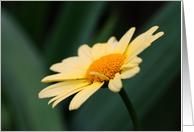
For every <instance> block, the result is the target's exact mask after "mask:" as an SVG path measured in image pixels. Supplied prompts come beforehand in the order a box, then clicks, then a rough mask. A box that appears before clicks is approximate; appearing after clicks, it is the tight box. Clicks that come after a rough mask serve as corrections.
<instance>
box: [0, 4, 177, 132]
mask: <svg viewBox="0 0 194 132" xmlns="http://www.w3.org/2000/svg"><path fill="white" fill-rule="evenodd" d="M1 6H2V10H1V56H2V57H1V59H2V61H1V64H2V65H1V66H2V69H1V72H2V80H1V130H19V131H21V130H26V131H30V130H34V131H35V130H37V131H41V130H45V131H47V130H48V131H49V130H52V131H55V130H56V131H57V130H61V131H62V130H68V131H70V130H74V131H75V130H83V131H86V130H90V131H93V130H95V131H100V130H103V131H106V130H108V131H116V130H120V131H122V130H134V129H133V125H132V122H131V119H130V116H129V113H128V112H127V109H126V107H125V105H124V103H123V102H122V99H121V98H120V96H119V94H117V93H113V92H111V91H110V90H108V89H100V90H98V91H97V92H96V93H95V94H94V95H92V96H91V97H90V98H89V99H88V100H87V101H86V102H85V103H84V104H83V105H82V106H81V107H80V108H79V109H78V110H76V111H68V105H69V101H70V100H71V98H72V96H71V97H69V98H67V99H65V100H64V101H62V102H61V103H60V104H59V105H57V107H55V108H54V109H52V108H51V106H50V105H49V106H48V105H47V102H48V100H49V99H42V100H40V99H38V93H39V91H40V90H42V89H43V88H45V87H46V86H48V85H49V84H42V83H41V82H40V81H41V79H42V78H43V77H45V76H47V75H49V74H53V72H51V71H49V67H50V66H51V65H52V64H53V63H57V62H60V61H61V60H62V59H64V58H66V57H69V56H75V55H77V49H78V47H79V46H80V45H82V44H85V43H86V44H89V45H90V46H92V45H93V44H95V43H98V42H106V41H107V40H108V39H109V38H110V37H111V36H115V37H116V38H117V39H120V37H121V36H122V35H123V34H124V33H125V32H126V31H127V30H128V29H129V28H130V27H136V32H135V34H134V36H133V39H134V38H135V37H136V36H138V35H139V34H141V33H143V32H145V31H147V30H148V29H149V28H151V27H152V26H155V25H158V26H159V27H160V28H159V29H158V31H164V33H165V34H164V36H162V37H161V38H159V39H158V40H156V41H155V42H153V43H152V45H151V46H150V47H149V48H148V49H146V50H145V51H144V52H142V53H141V54H140V55H139V56H140V57H141V58H142V59H143V62H142V63H141V64H140V68H141V71H140V73H139V74H137V75H136V76H135V77H133V78H131V79H127V80H123V83H124V88H125V89H126V91H127V93H128V95H129V98H130V99H131V101H132V103H133V105H134V107H135V110H136V111H137V115H138V118H139V120H140V124H141V126H142V130H144V131H152V130H154V131H180V130H181V2H180V1H174V2H167V1H163V2H162V1H161V2H152V1H149V2H143V1H141V2H131V1H126V2H116V1H115V2H105V1H90V2H86V1H85V2H78V1H65V2H61V1H58V2H52V1H48V2H47V1H41V2H39V1H18V2H15V1H3V2H1Z"/></svg>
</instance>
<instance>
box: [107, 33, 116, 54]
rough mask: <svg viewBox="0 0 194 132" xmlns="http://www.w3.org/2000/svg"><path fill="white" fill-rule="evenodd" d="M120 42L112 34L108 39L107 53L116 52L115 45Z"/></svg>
mask: <svg viewBox="0 0 194 132" xmlns="http://www.w3.org/2000/svg"><path fill="white" fill-rule="evenodd" d="M117 44H118V41H117V39H116V38H115V37H114V36H112V37H111V38H110V39H109V40H108V41H107V54H112V53H114V52H115V47H116V45H117Z"/></svg>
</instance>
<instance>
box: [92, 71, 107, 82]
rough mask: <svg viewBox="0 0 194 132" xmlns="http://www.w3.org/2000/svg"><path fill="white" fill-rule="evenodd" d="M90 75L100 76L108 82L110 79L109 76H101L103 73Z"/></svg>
mask: <svg viewBox="0 0 194 132" xmlns="http://www.w3.org/2000/svg"><path fill="white" fill-rule="evenodd" d="M90 74H92V75H96V76H99V77H101V78H103V79H104V80H106V81H108V80H109V78H108V77H107V76H105V75H103V74H101V73H98V72H90Z"/></svg>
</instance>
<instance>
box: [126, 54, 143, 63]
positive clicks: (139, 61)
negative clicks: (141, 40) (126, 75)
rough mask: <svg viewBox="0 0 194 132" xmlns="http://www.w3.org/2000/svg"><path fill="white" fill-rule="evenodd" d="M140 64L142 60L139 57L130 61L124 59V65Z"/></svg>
mask: <svg viewBox="0 0 194 132" xmlns="http://www.w3.org/2000/svg"><path fill="white" fill-rule="evenodd" d="M141 62H142V59H141V58H140V57H137V56H135V57H134V58H133V59H131V60H130V61H129V60H127V59H125V61H124V64H129V63H136V64H139V63H141Z"/></svg>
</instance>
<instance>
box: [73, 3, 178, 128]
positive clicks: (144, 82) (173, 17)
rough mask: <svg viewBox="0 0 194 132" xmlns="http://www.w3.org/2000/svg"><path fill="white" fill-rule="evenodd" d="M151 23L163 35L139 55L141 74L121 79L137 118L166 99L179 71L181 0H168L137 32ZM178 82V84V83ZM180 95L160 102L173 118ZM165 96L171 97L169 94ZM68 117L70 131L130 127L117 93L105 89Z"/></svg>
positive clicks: (176, 113) (143, 30) (148, 26)
mask: <svg viewBox="0 0 194 132" xmlns="http://www.w3.org/2000/svg"><path fill="white" fill-rule="evenodd" d="M154 25H158V26H159V27H160V28H159V30H158V32H159V31H164V36H162V37H161V38H159V39H158V40H156V41H155V42H153V43H152V45H151V46H150V47H149V48H148V49H146V50H145V51H144V52H143V53H141V54H140V55H139V56H140V57H141V58H142V59H143V62H142V63H141V64H140V68H141V71H140V73H139V74H137V75H136V76H135V77H133V78H131V79H127V80H123V82H124V87H125V89H126V91H127V92H128V95H129V98H130V99H131V101H132V103H133V105H134V107H135V110H136V111H137V114H138V118H139V119H140V120H143V119H144V117H145V116H146V115H147V114H148V113H149V111H150V110H151V109H152V108H153V107H154V106H155V105H156V104H157V103H158V102H159V100H163V98H165V93H166V91H167V90H169V89H172V88H173V87H171V86H170V85H169V82H170V81H172V78H174V77H176V76H177V74H178V73H180V69H181V2H180V1H178V2H167V4H166V5H165V6H164V7H163V8H162V9H161V10H160V12H157V14H156V15H155V16H153V17H152V18H151V19H150V21H149V23H147V24H145V25H144V28H143V29H142V30H141V32H140V33H143V32H145V31H147V30H148V29H149V28H151V27H152V26H154ZM120 26H122V25H120ZM118 39H120V38H118ZM175 83H176V82H175ZM178 84H180V83H179V82H178ZM174 86H176V87H174V88H176V89H179V90H181V86H179V85H174ZM179 94H180V92H176V93H174V95H172V97H176V99H177V100H178V102H176V103H177V104H175V103H172V102H165V103H163V105H164V107H165V108H168V109H169V110H172V111H174V112H171V116H172V117H173V116H178V117H179V116H181V113H180V111H179V110H177V109H180V107H179V106H181V101H180V100H179V99H180V98H181V95H179ZM177 95H178V96H177ZM168 97H169V98H168V99H169V100H171V98H170V96H168ZM165 104H166V106H165ZM169 104H170V105H169ZM158 112H159V111H158ZM160 112H161V111H160ZM161 116H163V114H161V113H158V120H159V119H160V117H161ZM71 119H72V121H71V126H70V127H71V130H84V131H88V130H89V131H92V130H95V131H101V130H102V131H107V130H108V131H116V130H120V131H124V130H133V126H132V122H131V120H130V118H129V114H128V112H127V109H126V107H125V105H124V103H123V102H122V100H121V98H120V97H119V94H118V93H117V94H115V93H112V92H111V91H110V90H108V89H100V90H99V91H97V92H96V93H95V94H94V95H93V96H91V97H90V99H89V100H87V101H86V103H85V104H83V106H81V107H80V108H79V110H77V111H75V112H74V115H72V116H71ZM176 121H177V118H169V119H168V120H166V122H168V123H170V124H172V125H171V126H169V127H168V128H169V129H174V128H175V127H176V126H175V124H174V122H176ZM154 122H155V120H154ZM150 123H151V122H150ZM151 124H152V123H151ZM156 130H158V129H156Z"/></svg>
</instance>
